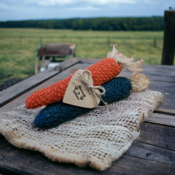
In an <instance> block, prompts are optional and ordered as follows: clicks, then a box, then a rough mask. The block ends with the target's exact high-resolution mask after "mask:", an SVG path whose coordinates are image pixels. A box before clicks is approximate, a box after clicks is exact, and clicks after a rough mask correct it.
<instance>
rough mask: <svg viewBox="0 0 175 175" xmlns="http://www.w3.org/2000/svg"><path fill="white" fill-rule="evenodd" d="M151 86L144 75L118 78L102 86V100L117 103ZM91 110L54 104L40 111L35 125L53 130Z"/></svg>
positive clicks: (60, 103)
mask: <svg viewBox="0 0 175 175" xmlns="http://www.w3.org/2000/svg"><path fill="white" fill-rule="evenodd" d="M149 84H150V82H149V80H148V78H147V77H146V76H145V75H144V74H138V75H137V74H133V75H131V77H130V79H127V78H125V77H116V78H114V79H113V80H111V81H109V82H107V83H105V84H103V85H102V87H104V88H105V90H106V93H105V95H103V96H102V99H103V100H104V101H105V102H107V103H108V104H110V103H113V102H117V101H120V100H123V99H125V98H127V97H128V96H129V95H130V93H131V92H139V91H141V90H144V89H146V88H147V87H148V85H149ZM99 105H100V106H102V105H104V103H102V102H100V104H99ZM91 110H92V109H89V108H83V107H78V106H72V105H69V104H65V103H63V102H59V103H53V104H50V105H48V106H47V107H45V108H44V109H43V110H41V111H40V113H39V114H38V115H37V116H36V118H35V120H34V125H35V126H37V127H38V128H51V127H54V126H58V125H60V124H61V123H64V122H66V121H69V120H72V119H74V118H75V117H77V116H79V115H82V114H84V113H87V112H89V111H91Z"/></svg>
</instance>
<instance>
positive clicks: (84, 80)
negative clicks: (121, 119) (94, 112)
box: [77, 70, 107, 107]
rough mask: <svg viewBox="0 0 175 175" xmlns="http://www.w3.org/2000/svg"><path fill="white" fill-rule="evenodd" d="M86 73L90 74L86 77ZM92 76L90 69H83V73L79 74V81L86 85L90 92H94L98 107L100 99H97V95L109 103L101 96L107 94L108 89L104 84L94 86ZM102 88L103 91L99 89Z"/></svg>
mask: <svg viewBox="0 0 175 175" xmlns="http://www.w3.org/2000/svg"><path fill="white" fill-rule="evenodd" d="M85 74H87V75H88V78H86V77H85ZM91 78H92V74H91V72H90V71H89V70H83V71H82V72H81V73H79V76H78V79H77V80H78V81H81V82H82V83H83V84H84V86H85V87H86V89H87V90H88V92H89V93H92V94H93V96H94V98H95V101H96V107H97V106H98V101H97V97H98V98H99V99H100V100H101V101H102V102H103V103H104V104H105V105H107V103H106V102H105V101H104V100H103V99H102V98H101V96H102V95H104V94H105V92H106V90H105V88H104V87H102V86H94V85H92V86H91V85H90V79H91ZM99 89H100V90H102V92H100V91H98V90H99Z"/></svg>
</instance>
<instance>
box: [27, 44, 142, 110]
mask: <svg viewBox="0 0 175 175" xmlns="http://www.w3.org/2000/svg"><path fill="white" fill-rule="evenodd" d="M115 46H116V45H114V46H113V50H112V52H109V53H108V56H107V57H108V58H105V59H103V60H101V61H99V62H98V63H96V64H94V65H92V66H90V67H88V68H87V70H89V71H91V73H92V78H93V82H94V86H99V85H102V84H104V83H105V82H108V81H110V80H112V79H113V78H114V77H116V76H117V75H118V74H119V73H120V72H121V70H122V68H126V69H128V70H130V71H133V72H138V71H142V69H141V66H142V62H143V60H140V61H137V62H133V60H134V58H133V57H132V58H127V57H126V56H125V55H123V54H122V53H119V52H118V51H117V49H116V48H115ZM71 78H72V75H71V76H69V77H68V78H66V79H63V80H61V81H59V82H56V83H54V84H52V85H51V86H49V87H47V88H44V89H41V90H38V91H36V92H34V93H32V94H31V95H30V96H29V97H28V98H27V99H26V101H25V103H26V108H28V109H34V108H37V107H41V106H45V105H48V104H52V103H55V102H60V101H61V100H62V99H63V97H64V94H65V91H66V88H67V86H68V84H69V81H70V79H71Z"/></svg>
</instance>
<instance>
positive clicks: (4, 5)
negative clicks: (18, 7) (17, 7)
mask: <svg viewBox="0 0 175 175" xmlns="http://www.w3.org/2000/svg"><path fill="white" fill-rule="evenodd" d="M8 8H9V7H8V6H7V5H6V4H4V3H3V2H0V9H2V10H5V9H8Z"/></svg>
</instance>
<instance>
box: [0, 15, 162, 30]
mask: <svg viewBox="0 0 175 175" xmlns="http://www.w3.org/2000/svg"><path fill="white" fill-rule="evenodd" d="M0 28H44V29H72V30H109V31H110V30H118V31H120V30H122V31H128V30H129V31H161V30H163V28H164V26H163V17H156V16H155V17H154V16H153V17H135V18H129V17H128V18H72V19H55V20H25V21H6V22H0Z"/></svg>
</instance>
